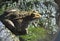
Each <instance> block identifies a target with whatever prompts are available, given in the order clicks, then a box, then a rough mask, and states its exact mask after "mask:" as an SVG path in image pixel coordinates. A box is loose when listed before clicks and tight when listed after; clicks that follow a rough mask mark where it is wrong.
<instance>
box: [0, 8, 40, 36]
mask: <svg viewBox="0 0 60 41" xmlns="http://www.w3.org/2000/svg"><path fill="white" fill-rule="evenodd" d="M40 17H41V15H40V14H39V13H38V12H37V11H28V12H27V11H20V10H17V9H12V10H7V11H5V12H4V13H3V14H2V15H1V16H0V20H1V22H2V23H3V24H4V25H5V26H6V27H7V28H8V29H9V30H10V31H11V32H12V33H14V34H16V35H20V34H26V28H27V27H28V24H29V22H31V21H33V20H35V19H39V18H40Z"/></svg>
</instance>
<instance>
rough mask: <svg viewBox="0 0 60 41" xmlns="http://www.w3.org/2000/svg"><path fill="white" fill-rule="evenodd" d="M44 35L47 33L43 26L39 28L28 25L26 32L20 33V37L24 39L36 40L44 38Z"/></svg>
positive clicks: (28, 40) (27, 40)
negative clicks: (24, 33)
mask: <svg viewBox="0 0 60 41" xmlns="http://www.w3.org/2000/svg"><path fill="white" fill-rule="evenodd" d="M46 35H47V30H45V29H44V28H40V27H37V28H34V27H32V26H30V27H29V28H28V34H27V35H22V36H20V37H22V38H23V39H24V40H26V41H38V40H40V39H45V38H46Z"/></svg>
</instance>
